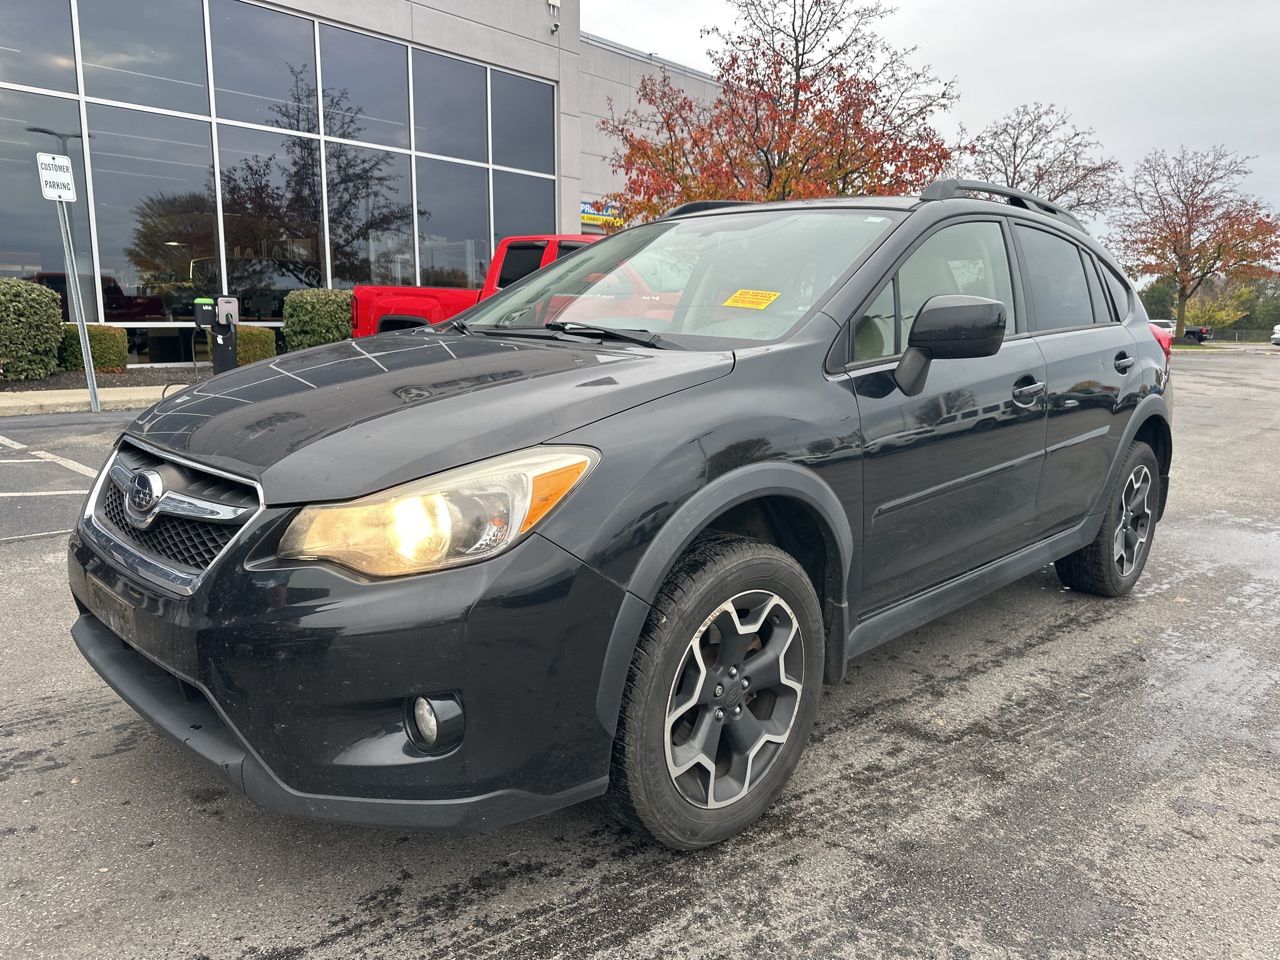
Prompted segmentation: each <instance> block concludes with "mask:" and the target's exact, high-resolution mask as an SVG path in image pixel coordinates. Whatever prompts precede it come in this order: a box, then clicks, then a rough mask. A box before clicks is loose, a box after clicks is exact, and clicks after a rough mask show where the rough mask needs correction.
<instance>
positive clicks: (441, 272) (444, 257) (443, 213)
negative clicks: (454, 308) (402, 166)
mask: <svg viewBox="0 0 1280 960" xmlns="http://www.w3.org/2000/svg"><path fill="white" fill-rule="evenodd" d="M418 249H419V253H418V259H419V262H420V263H421V265H422V271H421V272H422V280H421V282H422V284H423V285H424V286H431V287H479V286H481V285H482V284H483V283H484V276H485V272H486V271H487V270H488V266H489V172H488V171H487V170H485V168H484V167H473V166H469V165H467V164H462V163H449V162H448V161H446V160H431V159H428V158H426V157H419V158H418Z"/></svg>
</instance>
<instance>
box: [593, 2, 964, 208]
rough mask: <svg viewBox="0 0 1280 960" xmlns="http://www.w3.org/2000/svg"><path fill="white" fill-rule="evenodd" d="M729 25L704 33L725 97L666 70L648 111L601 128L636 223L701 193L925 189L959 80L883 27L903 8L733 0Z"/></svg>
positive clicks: (741, 195)
mask: <svg viewBox="0 0 1280 960" xmlns="http://www.w3.org/2000/svg"><path fill="white" fill-rule="evenodd" d="M731 3H732V5H733V6H734V8H735V9H736V11H737V21H736V23H735V25H734V27H733V28H732V29H730V30H722V29H720V28H714V29H711V30H708V31H705V33H706V35H709V36H714V37H716V38H717V39H719V40H720V41H721V47H720V48H719V49H717V50H714V51H712V53H711V57H712V61H713V63H714V65H715V68H716V71H715V72H716V79H717V81H718V83H719V85H720V93H719V95H718V96H717V97H716V98H715V99H714V100H713V101H712V102H710V103H704V102H700V101H698V100H695V99H694V98H692V97H690V96H689V95H688V94H686V93H685V92H684V91H683V90H681V89H680V88H679V87H678V86H677V85H676V84H675V83H674V82H673V81H672V80H671V77H670V76H669V75H667V74H666V73H665V72H664V73H662V74H660V75H658V76H649V77H645V78H644V79H643V80H642V81H641V83H640V86H639V89H638V91H637V100H638V101H639V104H640V106H639V108H637V109H634V110H628V111H626V112H624V113H622V114H611V115H610V117H609V118H607V119H605V120H604V121H603V122H602V124H601V127H602V129H603V130H604V131H605V132H606V133H609V134H611V135H612V136H613V137H615V138H616V140H617V141H618V147H617V149H616V150H615V152H614V155H613V157H612V158H611V159H612V162H613V166H614V169H615V170H617V171H619V172H621V173H623V174H624V175H625V177H626V188H625V189H624V190H622V191H620V192H618V193H616V194H613V195H610V196H609V197H608V198H606V201H611V202H614V203H617V204H618V206H619V208H620V209H621V213H622V218H623V219H624V220H625V221H628V222H635V221H643V220H651V219H654V218H655V217H658V216H661V215H662V214H663V213H664V212H666V211H667V210H669V209H670V208H671V207H673V206H675V205H677V204H680V203H684V202H687V201H690V200H707V199H717V200H719V199H729V200H785V199H800V198H806V197H827V196H847V195H853V194H894V193H907V192H910V191H913V190H918V189H920V188H921V187H923V186H924V185H926V184H927V183H929V182H930V181H932V180H933V179H935V178H936V177H937V176H938V175H939V174H940V173H941V171H942V170H943V168H944V167H945V165H946V163H947V160H948V159H949V157H950V151H949V150H948V148H947V146H946V144H945V142H944V141H943V139H942V137H941V136H940V135H939V133H938V132H937V131H936V130H935V129H934V127H933V119H934V117H935V116H936V115H937V114H938V113H940V112H943V111H945V110H947V109H949V108H950V106H951V104H952V103H953V102H954V100H955V90H954V85H953V84H952V83H950V82H947V83H943V82H941V81H939V80H938V79H937V78H936V77H935V76H934V75H933V73H932V72H931V71H930V70H929V69H927V68H921V67H916V66H914V65H912V64H911V62H910V57H911V54H912V53H913V51H912V50H902V49H897V48H894V47H892V46H891V45H890V44H888V43H886V42H885V41H884V40H883V39H882V38H880V37H879V36H878V35H877V34H876V33H875V30H874V28H875V25H876V23H877V22H878V21H880V20H881V19H883V18H884V17H885V16H887V15H888V14H889V13H890V12H891V11H890V9H889V8H887V7H885V6H883V5H882V4H881V3H879V2H871V3H858V2H857V0H731Z"/></svg>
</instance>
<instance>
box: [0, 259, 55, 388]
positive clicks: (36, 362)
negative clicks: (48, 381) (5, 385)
mask: <svg viewBox="0 0 1280 960" xmlns="http://www.w3.org/2000/svg"><path fill="white" fill-rule="evenodd" d="M61 342H62V299H61V298H60V297H59V296H58V294H57V293H55V292H54V291H52V290H50V289H49V288H48V287H42V286H40V285H39V284H37V283H32V282H30V281H29V280H17V279H15V278H13V277H5V278H3V279H0V376H3V377H4V379H6V380H43V379H44V378H45V377H47V376H49V374H51V373H53V372H54V371H56V370H57V369H58V344H60V343H61Z"/></svg>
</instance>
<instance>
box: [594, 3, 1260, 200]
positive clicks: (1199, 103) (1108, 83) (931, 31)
mask: <svg viewBox="0 0 1280 960" xmlns="http://www.w3.org/2000/svg"><path fill="white" fill-rule="evenodd" d="M581 4H582V29H583V30H585V31H587V32H588V33H595V34H599V35H600V36H604V37H607V38H609V39H611V40H616V41H618V42H620V43H625V44H627V45H629V46H632V47H638V48H640V49H642V50H645V51H647V52H652V53H656V54H658V55H659V56H662V57H666V58H667V59H669V60H675V61H678V62H680V63H684V64H687V65H688V66H691V67H697V68H699V69H703V70H706V69H709V64H708V62H707V58H706V47H707V41H706V40H704V39H703V38H702V37H700V36H699V33H698V31H699V28H700V27H703V26H707V25H711V24H716V23H722V22H724V21H725V20H726V19H727V18H728V17H729V13H728V10H729V8H728V5H727V4H726V3H725V2H724V0H644V2H643V3H618V2H617V0H581ZM882 32H883V33H884V34H885V36H886V37H887V38H888V39H890V40H891V41H892V42H893V43H895V44H896V45H899V46H915V47H917V48H918V50H917V53H916V62H918V63H922V64H931V65H932V66H933V68H934V70H935V72H936V73H938V74H939V75H940V76H942V77H944V78H955V79H956V80H957V81H958V84H959V90H960V102H959V104H958V105H957V107H956V109H955V110H954V112H953V114H952V118H951V119H950V120H949V121H944V122H943V123H942V124H941V126H942V129H943V130H944V131H945V132H946V133H948V134H951V133H952V132H953V131H954V128H955V125H956V123H957V122H962V123H964V125H965V126H966V127H968V128H969V129H970V130H971V131H973V132H976V131H977V130H979V129H981V128H982V127H983V126H985V125H986V124H987V123H988V122H989V121H990V120H991V119H993V118H994V117H998V116H1000V115H1002V114H1004V113H1007V112H1008V111H1009V110H1011V109H1012V108H1013V107H1015V106H1017V105H1018V104H1020V103H1028V102H1031V101H1033V100H1041V101H1045V102H1053V103H1056V104H1058V105H1059V106H1061V107H1063V108H1064V109H1066V110H1067V111H1069V112H1070V113H1071V114H1072V117H1073V121H1074V122H1075V123H1076V124H1077V125H1079V126H1084V127H1093V128H1094V129H1095V130H1096V132H1097V135H1098V139H1099V140H1101V141H1102V143H1103V146H1104V148H1105V149H1106V150H1107V152H1109V153H1110V154H1111V155H1112V156H1114V157H1115V158H1116V159H1117V160H1119V161H1120V162H1121V163H1123V164H1125V165H1126V166H1128V165H1129V164H1130V163H1132V162H1133V161H1134V160H1136V159H1137V158H1139V157H1141V156H1142V155H1143V154H1144V153H1146V152H1147V151H1149V150H1151V149H1154V148H1156V147H1164V148H1165V149H1176V148H1177V147H1178V146H1179V145H1180V144H1186V145H1187V146H1189V147H1195V148H1204V147H1208V146H1212V145H1213V144H1215V143H1222V144H1224V145H1226V146H1227V147H1228V148H1230V149H1232V150H1236V151H1239V152H1240V153H1244V154H1247V155H1249V156H1250V157H1252V158H1253V159H1252V160H1251V161H1250V165H1251V166H1252V168H1253V171H1254V172H1253V175H1252V176H1251V177H1250V178H1249V180H1248V182H1247V183H1246V188H1247V189H1248V190H1249V191H1250V192H1253V193H1255V194H1257V195H1259V196H1260V197H1262V198H1263V199H1264V200H1266V201H1267V202H1268V203H1270V204H1271V205H1272V206H1273V207H1276V208H1280V0H1073V2H1070V3H1067V2H1063V0H960V2H957V0H899V4H898V11H897V13H895V14H893V15H892V16H891V17H890V18H889V19H888V20H886V21H885V22H884V24H883V31H882Z"/></svg>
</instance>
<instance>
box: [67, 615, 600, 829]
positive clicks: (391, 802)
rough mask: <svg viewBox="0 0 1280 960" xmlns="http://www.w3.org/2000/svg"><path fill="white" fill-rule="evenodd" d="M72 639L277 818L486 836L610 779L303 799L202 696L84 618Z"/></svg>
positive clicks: (162, 726)
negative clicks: (552, 787)
mask: <svg viewBox="0 0 1280 960" xmlns="http://www.w3.org/2000/svg"><path fill="white" fill-rule="evenodd" d="M71 636H72V638H73V639H74V640H75V643H76V646H77V647H78V648H79V649H80V653H81V654H82V655H83V656H84V658H85V660H87V661H88V662H89V665H90V666H91V667H93V669H94V670H96V671H97V672H98V674H99V675H100V676H101V677H102V679H103V680H105V681H106V682H107V683H108V684H109V685H110V686H111V688H112V689H113V690H115V692H116V693H117V694H119V696H120V698H121V699H122V700H124V701H125V702H126V703H127V704H129V706H131V707H133V709H134V710H136V711H137V712H138V713H140V714H141V715H142V716H143V717H145V718H146V719H147V720H149V721H150V722H151V723H152V724H154V725H155V726H156V728H157V729H159V730H160V731H161V732H162V733H164V734H165V735H167V736H168V737H170V738H171V739H172V740H174V741H175V742H176V743H178V744H180V745H181V746H183V747H185V748H186V749H188V750H190V751H191V752H192V753H193V754H194V755H195V756H196V757H198V758H199V759H200V760H202V761H204V763H205V764H206V765H208V766H209V768H210V769H212V770H213V771H214V772H216V773H217V774H218V775H219V776H220V777H222V779H223V780H225V781H226V782H227V783H229V784H230V785H231V786H232V787H234V788H235V789H236V790H238V791H240V792H241V793H244V794H245V795H247V796H248V797H249V799H251V800H253V801H254V802H255V803H258V804H260V805H261V806H263V807H266V808H268V809H270V810H275V811H278V812H280V813H286V814H294V815H297V816H306V817H314V818H319V819H322V820H334V821H339V822H342V823H354V824H363V825H366V826H379V827H386V826H396V827H419V828H437V829H459V830H484V829H490V828H494V827H500V826H504V825H506V824H509V823H515V822H516V821H519V820H525V819H528V818H529V817H536V816H539V815H540V814H544V813H549V812H551V811H552V810H556V809H558V808H560V807H564V806H567V805H569V804H571V803H576V802H578V801H580V800H585V799H587V798H589V797H594V796H598V795H599V794H601V793H603V792H604V790H605V788H606V786H607V785H608V778H607V777H605V778H601V779H599V780H594V781H590V782H588V783H584V784H581V785H580V786H577V787H574V788H573V789H570V790H567V791H565V792H562V793H558V794H553V795H544V794H534V793H528V792H525V791H521V790H496V791H493V792H491V793H487V794H483V795H480V796H474V797H465V798H457V799H446V800H405V799H377V798H368V797H338V796H325V795H322V794H314V793H303V792H300V791H297V790H294V789H292V788H290V787H288V786H286V785H285V784H283V783H281V782H280V780H279V779H278V778H276V777H275V776H274V775H273V774H272V773H271V772H270V771H269V770H268V769H267V767H266V766H265V765H264V764H263V763H262V762H261V761H260V760H259V759H258V758H257V757H256V756H255V755H254V754H253V753H252V752H251V751H250V750H248V749H247V748H246V746H245V744H244V743H243V742H242V741H241V740H240V738H239V737H238V736H237V735H236V733H235V732H234V731H233V729H232V727H231V726H230V724H229V723H228V721H227V719H226V718H225V717H224V716H223V715H222V714H221V713H220V712H219V711H218V710H217V709H216V708H215V707H214V705H213V701H212V700H211V699H210V698H209V695H208V693H207V692H206V691H204V690H202V689H200V688H198V687H196V686H194V685H193V684H190V683H187V682H186V681H182V680H179V679H178V678H177V677H176V676H174V675H173V674H171V673H169V672H167V671H166V670H164V669H163V668H161V667H160V666H158V665H157V664H155V663H154V662H152V661H151V660H149V659H148V658H147V657H145V656H144V655H143V654H141V653H139V652H138V651H137V650H135V649H134V648H132V647H130V646H129V645H128V644H127V643H125V642H124V641H123V640H121V639H120V638H119V637H117V636H116V635H115V634H114V633H112V632H111V631H110V630H109V629H108V628H107V627H106V626H105V625H104V624H103V623H102V622H101V621H100V620H98V619H97V618H96V617H95V616H93V614H91V613H85V614H82V615H81V616H80V618H79V619H78V620H77V621H76V622H75V624H74V625H73V626H72V628H71Z"/></svg>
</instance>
